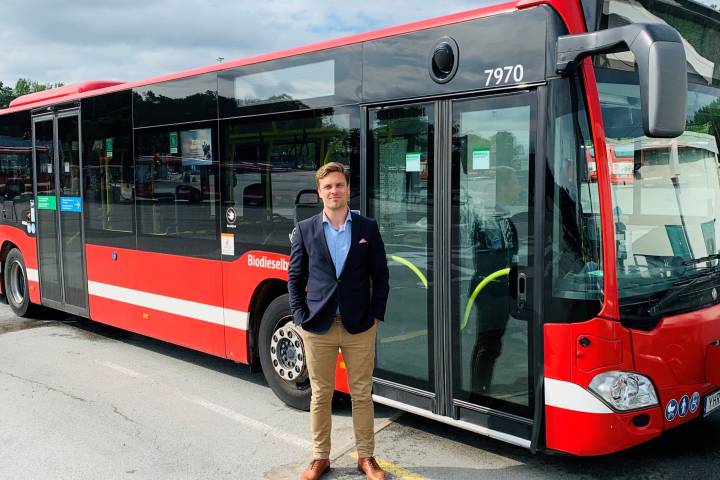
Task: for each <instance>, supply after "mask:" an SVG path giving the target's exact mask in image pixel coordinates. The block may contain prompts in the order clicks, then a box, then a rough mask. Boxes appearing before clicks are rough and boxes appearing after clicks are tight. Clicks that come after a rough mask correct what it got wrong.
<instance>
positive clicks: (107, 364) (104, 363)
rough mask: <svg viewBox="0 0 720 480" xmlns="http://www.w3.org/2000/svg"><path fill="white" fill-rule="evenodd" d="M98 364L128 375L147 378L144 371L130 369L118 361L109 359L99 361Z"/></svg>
mask: <svg viewBox="0 0 720 480" xmlns="http://www.w3.org/2000/svg"><path fill="white" fill-rule="evenodd" d="M97 364H98V365H102V366H103V367H107V368H110V369H112V370H115V371H116V372H120V373H122V374H124V375H127V376H128V377H133V378H146V376H145V375H143V374H142V373H140V372H136V371H135V370H130V369H129V368H126V367H123V366H122V365H118V364H116V363H112V362H107V361H97Z"/></svg>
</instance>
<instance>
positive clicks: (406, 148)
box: [367, 103, 435, 410]
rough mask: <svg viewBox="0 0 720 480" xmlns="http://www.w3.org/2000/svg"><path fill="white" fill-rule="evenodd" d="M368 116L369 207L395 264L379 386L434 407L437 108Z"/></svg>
mask: <svg viewBox="0 0 720 480" xmlns="http://www.w3.org/2000/svg"><path fill="white" fill-rule="evenodd" d="M368 121H369V123H368V137H369V138H368V139H369V144H368V159H369V161H368V163H367V164H368V167H369V171H368V179H369V182H368V183H369V190H368V194H369V195H368V211H369V215H370V216H371V217H373V218H375V219H376V220H377V222H378V225H379V226H380V232H381V234H382V236H383V240H384V242H385V250H386V253H387V258H388V267H389V269H390V296H389V297H388V305H387V311H386V314H385V318H386V320H387V321H386V322H384V323H383V325H381V328H379V329H378V334H377V342H378V343H377V360H376V369H375V375H376V381H375V390H374V391H375V393H376V394H378V395H381V396H388V397H390V398H395V399H398V400H400V401H403V402H404V403H410V404H412V405H415V406H417V407H420V408H424V409H428V410H431V409H432V408H433V405H434V402H435V394H434V392H435V375H434V356H433V290H434V279H433V271H432V264H433V262H432V258H433V166H434V162H433V158H434V144H435V140H434V134H435V133H434V131H435V128H434V124H435V107H434V105H433V104H432V103H427V104H417V105H405V106H399V107H387V108H377V109H371V110H369V112H368ZM370 159H372V160H370Z"/></svg>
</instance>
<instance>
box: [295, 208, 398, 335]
mask: <svg viewBox="0 0 720 480" xmlns="http://www.w3.org/2000/svg"><path fill="white" fill-rule="evenodd" d="M351 215H352V227H351V239H350V250H349V251H348V254H347V258H346V260H345V265H344V266H343V270H342V272H340V276H339V277H337V276H336V273H335V265H334V264H333V261H332V257H331V256H330V250H329V249H328V246H327V242H326V241H325V230H324V229H323V214H322V212H320V213H319V214H317V215H314V216H312V217H310V218H308V219H306V220H303V221H301V222H299V223H298V224H297V226H296V228H295V230H293V233H292V238H291V243H292V248H291V250H290V267H289V269H288V291H289V293H290V309H291V310H292V313H293V318H294V320H295V324H296V325H302V326H303V328H305V329H307V330H309V331H313V332H324V331H326V330H327V329H328V328H330V325H331V322H332V321H333V319H334V317H335V313H336V308H337V307H338V306H339V307H340V315H342V322H343V326H344V327H345V329H346V330H347V331H348V332H350V333H360V332H364V331H366V330H367V329H369V328H370V327H372V326H373V322H374V319H375V318H377V319H379V320H384V317H385V307H386V305H387V298H388V292H389V289H390V287H389V284H388V280H389V278H390V273H389V271H388V266H387V259H386V258H385V245H384V244H383V241H382V238H381V237H380V230H379V228H378V225H377V222H375V220H372V219H370V218H366V217H363V216H361V215H358V214H356V213H351Z"/></svg>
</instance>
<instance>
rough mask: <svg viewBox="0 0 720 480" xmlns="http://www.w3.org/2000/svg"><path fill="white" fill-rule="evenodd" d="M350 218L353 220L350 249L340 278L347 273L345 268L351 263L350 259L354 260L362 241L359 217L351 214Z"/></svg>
mask: <svg viewBox="0 0 720 480" xmlns="http://www.w3.org/2000/svg"><path fill="white" fill-rule="evenodd" d="M350 218H351V220H352V221H351V222H350V223H351V225H350V248H349V249H348V254H347V257H345V263H343V268H342V271H341V272H340V276H342V274H343V273H345V268H346V267H347V265H348V263H349V262H350V259H351V258H352V255H353V252H355V250H357V243H358V241H360V222H359V221H358V220H357V215H355V214H354V213H352V212H350Z"/></svg>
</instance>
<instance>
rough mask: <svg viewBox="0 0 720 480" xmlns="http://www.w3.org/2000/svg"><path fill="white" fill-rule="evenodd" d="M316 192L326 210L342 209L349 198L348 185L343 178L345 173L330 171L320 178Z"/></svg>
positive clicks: (345, 206)
mask: <svg viewBox="0 0 720 480" xmlns="http://www.w3.org/2000/svg"><path fill="white" fill-rule="evenodd" d="M318 194H319V195H320V198H322V201H323V205H325V208H327V209H328V210H335V209H343V210H344V209H345V208H347V204H348V201H349V199H350V185H348V183H347V181H346V180H345V175H343V174H342V173H340V172H332V173H329V174H327V175H326V176H325V178H323V179H321V180H320V186H319V187H318Z"/></svg>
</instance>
